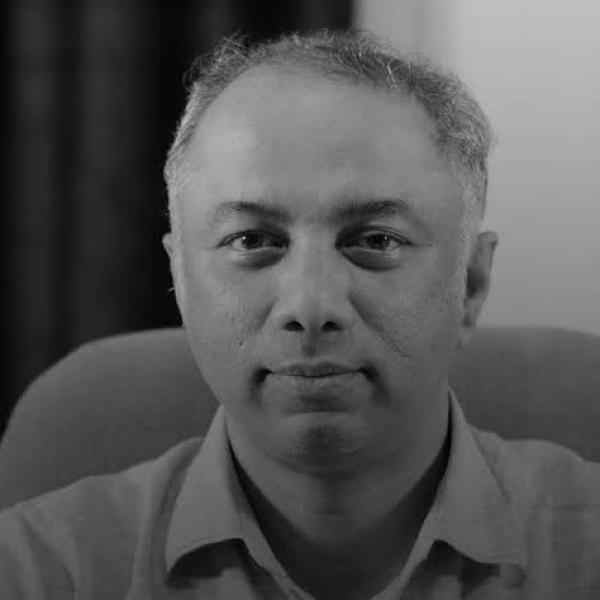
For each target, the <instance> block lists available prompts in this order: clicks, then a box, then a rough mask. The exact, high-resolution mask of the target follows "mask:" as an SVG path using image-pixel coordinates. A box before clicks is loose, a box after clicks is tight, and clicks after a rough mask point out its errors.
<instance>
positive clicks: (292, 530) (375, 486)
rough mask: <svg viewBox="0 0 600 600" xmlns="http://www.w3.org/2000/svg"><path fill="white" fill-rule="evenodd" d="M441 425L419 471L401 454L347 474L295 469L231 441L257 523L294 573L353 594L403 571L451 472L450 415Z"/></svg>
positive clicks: (311, 587)
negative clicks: (440, 487)
mask: <svg viewBox="0 0 600 600" xmlns="http://www.w3.org/2000/svg"><path fill="white" fill-rule="evenodd" d="M441 426H442V428H441V429H440V432H439V436H438V438H439V439H438V443H437V444H435V445H434V446H433V447H432V446H429V448H428V451H429V454H428V455H427V456H425V457H423V456H421V457H420V459H421V460H417V461H411V464H412V465H414V464H415V463H417V464H420V467H421V468H420V469H411V468H407V464H406V462H407V461H406V458H405V457H404V456H400V457H398V459H397V460H393V459H392V460H385V461H380V462H379V463H378V464H377V465H376V466H374V467H373V468H372V469H370V470H363V471H362V472H360V473H357V474H355V476H353V477H345V478H339V477H326V476H324V474H322V473H321V474H319V476H315V475H314V474H310V473H308V474H307V473H302V472H298V471H295V470H291V469H289V468H287V467H286V466H285V465H282V464H281V463H278V462H276V461H270V460H269V459H268V458H266V457H265V456H264V455H262V454H255V453H254V452H252V451H249V450H248V449H247V448H245V447H243V448H242V447H238V448H236V444H235V442H234V440H231V442H232V449H233V456H234V459H235V463H236V467H237V470H238V474H239V477H240V481H241V482H242V486H243V488H244V490H245V492H246V494H247V497H248V499H249V502H250V504H251V505H252V507H253V509H254V512H255V514H256V517H257V520H258V523H259V526H260V528H261V530H262V532H263V534H264V535H265V538H266V539H267V541H268V542H269V545H270V546H271V549H272V550H273V553H274V554H275V556H277V558H278V560H279V561H280V562H281V564H282V565H283V567H284V568H285V569H286V571H287V572H288V574H289V575H290V576H291V577H292V579H294V580H295V581H296V582H297V583H298V584H299V585H301V586H303V587H304V588H305V589H306V590H307V591H311V592H313V594H314V595H315V597H319V594H318V591H319V590H321V591H324V595H325V597H328V595H329V597H331V596H330V592H331V590H334V589H335V590H336V595H337V596H339V594H340V593H341V592H342V591H344V594H343V597H344V598H351V597H355V596H353V593H354V592H356V593H362V591H363V587H364V582H369V583H368V584H367V585H369V586H372V587H373V589H369V592H375V591H377V590H378V589H379V588H378V586H379V584H383V583H384V582H387V581H388V580H389V579H391V578H392V577H391V576H390V574H391V575H393V574H395V573H397V572H399V571H400V570H401V568H402V566H403V565H404V562H405V561H406V558H407V557H408V554H409V552H410V550H411V548H412V546H413V544H414V541H415V539H416V536H417V534H418V532H419V529H420V527H421V525H422V522H423V520H424V519H425V516H426V515H427V512H428V511H429V508H430V506H431V503H432V501H433V498H434V495H435V491H436V489H437V486H438V483H439V481H440V479H441V477H442V476H443V473H444V471H445V467H446V460H447V456H448V450H449V436H448V435H446V432H447V429H448V421H447V419H446V420H445V421H444V422H443V423H442V424H441ZM261 461H262V462H261ZM323 565H327V568H326V569H323ZM340 597H342V596H340ZM356 597H360V596H356Z"/></svg>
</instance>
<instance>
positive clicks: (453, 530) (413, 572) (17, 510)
mask: <svg viewBox="0 0 600 600" xmlns="http://www.w3.org/2000/svg"><path fill="white" fill-rule="evenodd" d="M450 415H451V418H450V435H451V438H450V440H451V441H450V451H449V457H448V463H447V467H446V472H445V474H444V476H443V478H442V480H441V482H440V484H439V486H438V489H437V492H436V494H435V497H434V501H433V504H432V507H431V509H430V511H429V512H428V514H427V516H426V518H425V520H424V522H423V524H422V527H421V529H420V532H419V534H418V536H417V539H416V542H415V544H414V546H413V548H412V551H411V553H410V555H409V557H408V559H407V562H406V563H405V565H404V567H403V569H402V571H401V572H400V573H399V574H398V575H397V576H396V577H395V578H394V579H393V580H392V581H390V582H389V584H388V585H387V586H386V588H385V589H383V590H381V592H379V593H378V594H377V595H376V596H374V597H373V599H376V600H391V599H400V598H403V599H404V598H407V599H411V598H419V599H422V600H428V599H434V598H435V599H438V598H439V599H442V598H443V599H444V600H453V599H455V598H471V599H473V600H476V599H477V600H486V599H489V600H492V599H494V600H496V599H503V598H504V599H508V598H511V599H513V598H514V599H517V598H519V599H525V598H531V599H538V598H540V599H544V600H546V599H559V598H560V599H563V598H567V599H568V600H578V599H583V598H586V599H588V598H589V599H592V598H594V599H597V598H600V466H599V465H597V464H594V463H590V462H587V461H585V460H583V459H582V458H580V457H578V456H577V455H576V454H574V453H573V452H571V451H569V450H567V449H565V448H562V447H560V446H557V445H555V444H551V443H548V442H541V441H510V442H509V441H503V440H502V439H500V438H499V437H498V436H496V435H495V434H491V433H486V432H481V431H478V430H477V429H475V428H473V427H471V426H469V425H468V423H467V422H466V420H465V417H464V415H463V412H462V410H461V407H460V405H459V404H458V402H457V401H456V399H455V398H454V397H453V396H452V394H451V395H450ZM323 568H324V569H327V565H323ZM333 597H334V596H332V598H333ZM0 598H2V599H12V598H19V599H22V598H23V599H31V600H34V599H35V600H39V599H46V598H47V599H54V598H56V599H60V600H66V599H69V598H78V599H85V600H88V599H91V600H94V599H111V600H114V599H116V598H126V599H128V600H142V599H144V600H147V599H150V598H152V599H154V598H157V599H171V598H178V599H179V598H181V599H211V600H219V599H224V600H225V599H226V600H232V599H238V598H240V599H250V600H251V599H255V598H256V599H258V598H265V599H269V600H270V599H283V598H293V599H302V600H306V599H310V598H311V596H310V595H309V594H307V593H306V592H305V591H303V590H301V589H300V588H299V587H298V586H297V585H296V584H295V583H294V582H293V581H292V580H291V579H290V578H289V577H288V575H287V574H286V572H285V569H284V568H283V566H282V565H281V564H280V563H279V561H278V560H277V557H276V556H274V554H273V552H272V551H271V549H270V547H269V544H268V542H267V540H266V539H265V537H264V535H263V534H262V532H261V530H260V527H259V525H258V523H257V520H256V518H255V516H254V513H253V510H252V508H251V506H250V505H249V503H248V500H247V498H246V496H245V494H244V491H243V489H242V487H241V484H240V482H239V480H238V477H237V474H236V469H235V465H234V462H233V458H232V456H231V450H230V446H229V442H228V438H227V428H226V421H225V414H224V412H223V410H222V408H220V409H219V410H218V411H217V413H216V415H215V417H214V419H213V422H212V424H211V427H210V429H209V431H208V433H207V435H206V437H205V438H204V439H200V438H198V439H190V440H187V441H185V442H183V443H181V444H179V445H177V446H175V447H174V448H172V449H171V450H169V451H168V452H167V453H165V454H164V455H162V456H161V457H159V458H158V459H156V460H153V461H150V462H146V463H142V464H140V465H137V466H135V467H133V468H131V469H128V470H127V471H123V472H121V473H118V474H115V475H104V476H96V477H90V478H86V479H84V480H81V481H79V482H77V483H75V484H73V485H71V486H69V487H67V488H63V489H61V490H58V491H55V492H51V493H48V494H45V495H43V496H39V497H38V498H35V499H32V500H28V501H26V502H23V503H20V504H17V505H16V506H14V507H13V508H11V509H8V510H6V511H4V512H3V513H1V514H0Z"/></svg>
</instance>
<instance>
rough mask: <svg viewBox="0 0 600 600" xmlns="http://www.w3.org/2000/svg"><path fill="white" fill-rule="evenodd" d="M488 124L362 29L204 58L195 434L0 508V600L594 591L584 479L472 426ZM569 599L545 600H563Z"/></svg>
mask: <svg viewBox="0 0 600 600" xmlns="http://www.w3.org/2000/svg"><path fill="white" fill-rule="evenodd" d="M489 145H490V131H489V127H488V124H487V121H486V118H485V116H484V115H483V113H482V112H481V109H480V108H479V107H478V105H477V104H476V102H475V101H474V100H473V99H472V98H471V97H470V95H469V94H468V93H467V92H466V90H465V89H464V88H463V86H462V85H461V84H460V82H459V81H458V80H456V79H455V78H454V77H451V76H449V75H446V74H444V73H442V72H441V71H439V70H438V69H436V68H435V67H433V66H431V65H430V64H428V63H427V62H426V61H424V60H421V59H413V60H409V59H406V58H403V57H401V56H397V55H396V54H394V53H393V52H392V51H390V50H388V49H386V48H385V47H383V46H382V45H381V44H378V43H377V42H375V41H373V40H372V39H370V38H368V37H367V36H364V35H358V34H351V33H347V34H336V35H333V34H329V33H321V34H317V35H313V36H288V37H285V38H283V39H281V40H279V41H278V42H273V43H269V44H263V45H259V46H256V47H254V48H251V49H249V50H244V49H243V48H240V47H238V46H237V45H236V44H235V43H226V44H225V45H224V46H223V47H221V48H220V49H219V51H218V52H217V53H216V55H215V57H214V58H213V60H212V62H211V63H210V64H209V65H208V66H207V67H206V68H205V70H204V71H203V72H202V73H200V74H199V75H198V76H197V78H196V81H195V83H194V85H193V87H192V89H191V91H190V97H189V102H188V105H187V107H186V110H185V114H184V116H183V119H182V121H181V123H180V126H179V129H178V132H177V136H176V139H175V141H174V144H173V146H172V148H171V151H170V153H169V158H168V161H167V167H166V178H167V184H168V187H169V197H170V210H171V220H172V233H170V234H168V235H167V236H166V237H165V240H164V241H165V247H166V249H167V251H168V253H169V256H170V260H171V269H172V273H173V279H174V284H175V291H176V298H177V302H178V305H179V308H180V312H181V315H182V319H183V322H184V325H185V329H186V331H187V334H188V337H189V342H190V346H191V349H192V351H193V354H194V356H195V359H196V361H197V363H198V367H199V368H200V370H201V372H202V373H203V375H204V377H205V379H206V381H207V382H208V384H209V385H210V387H211V388H212V390H213V391H214V393H215V395H216V397H217V398H218V400H219V401H220V403H221V408H220V409H219V411H218V412H217V415H216V416H215V419H214V421H213V423H212V425H211V428H210V430H209V432H208V434H207V436H206V438H205V439H204V441H202V440H195V439H194V440H189V441H186V442H184V443H183V444H181V445H179V446H176V447H175V448H173V449H171V450H170V451H169V452H168V453H166V454H165V455H163V456H162V457H160V458H158V459H157V460H155V461H152V462H149V463H145V464H143V465H139V466H136V467H134V468H132V469H130V470H128V471H126V472H124V473H121V474H118V475H110V476H103V477H94V478H90V479H86V480H83V481H82V482H79V483H77V484H75V485H73V486H71V487H69V488H66V489H64V490H59V491H57V492H53V493H50V494H47V495H44V496H42V497H40V498H37V499H34V500H32V501H28V502H25V503H23V504H20V505H18V506H16V507H15V508H13V509H11V510H9V511H7V512H5V513H4V514H3V515H2V516H1V517H0V592H1V593H0V596H1V597H2V598H12V597H15V598H61V599H62V598H75V597H76V598H86V599H87V598H130V599H133V598H136V599H137V598H227V599H231V598H269V599H270V598H316V599H322V598H325V599H331V598H340V599H344V600H352V599H367V598H378V599H384V598H385V599H388V598H389V599H391V598H424V599H429V598H448V599H452V598H465V597H468V598H565V597H569V598H593V597H597V594H598V593H600V576H599V575H598V574H597V570H598V566H599V565H600V562H599V560H598V559H599V558H600V469H599V468H598V467H597V466H595V465H591V464H589V463H586V462H585V461H583V460H582V459H580V458H578V457H577V456H575V455H574V454H572V453H571V452H569V451H568V450H566V449H562V448H560V447H557V446H553V445H551V444H544V443H536V442H518V443H517V442H511V443H508V442H503V441H502V440H500V439H499V438H498V437H497V436H494V435H492V434H487V433H482V432H479V431H477V430H474V429H472V428H470V427H469V426H468V425H467V424H466V422H465V420H464V416H463V413H462V411H461V409H460V405H459V404H458V402H457V400H456V399H455V398H454V397H453V396H452V393H451V391H450V390H449V389H448V381H447V375H448V370H449V365H450V363H451V361H452V359H453V356H454V355H455V353H456V351H457V349H458V348H459V347H460V346H461V345H463V344H464V343H465V342H466V341H467V340H468V337H469V336H470V334H471V333H472V331H473V329H474V327H475V324H476V321H477V318H478V315H479V313H480V311H481V308H482V305H483V303H484V301H485V298H486V296H487V293H488V289H489V282H490V272H491V266H492V258H493V253H494V248H495V246H496V243H497V237H496V235H495V234H494V233H492V232H481V231H480V224H481V219H482V216H483V211H484V206H485V192H486V182H487V166H486V162H487V154H488V150H489ZM567 595H568V596H567Z"/></svg>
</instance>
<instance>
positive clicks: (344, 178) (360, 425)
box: [172, 68, 465, 470]
mask: <svg viewBox="0 0 600 600" xmlns="http://www.w3.org/2000/svg"><path fill="white" fill-rule="evenodd" d="M431 127H432V125H431V124H430V122H429V120H428V118H427V117H426V116H425V114H424V112H423V111H422V109H421V108H420V107H419V106H418V105H416V104H415V103H414V102H412V101H410V100H408V99H407V100H402V99H399V98H398V96H397V95H396V96H391V95H390V94H388V93H385V92H382V91H374V90H372V89H370V88H368V87H366V86H364V87H363V86H356V85H352V84H349V83H333V82H331V81H328V80H326V79H324V78H322V77H319V76H317V75H312V74H308V73H306V72H303V71H297V72H283V71H280V70H275V69H269V68H260V69H254V70H253V71H251V72H249V73H247V74H245V75H244V76H242V77H241V78H240V79H238V80H237V81H236V82H234V83H233V84H232V85H231V86H230V87H229V88H227V89H226V90H225V92H224V93H223V94H222V95H221V96H220V97H219V98H217V100H216V101H215V102H214V103H213V104H212V105H211V106H210V107H209V109H208V110H207V112H206V113H205V115H204V116H203V118H202V120H201V123H200V124H199V127H198V129H197V131H196V133H195V135H194V138H193V140H192V142H191V146H190V148H189V150H188V153H187V159H186V160H187V166H186V167H185V168H186V176H185V183H184V184H183V186H182V188H181V194H180V197H179V204H178V210H179V211H180V221H181V224H182V231H181V234H182V247H181V248H177V249H174V250H173V252H172V254H173V255H174V254H176V253H177V252H181V256H180V258H181V262H180V263H178V262H177V261H176V260H174V261H172V264H173V269H174V271H175V272H174V278H175V282H176V291H177V298H178V302H179V306H180V309H181V312H182V317H183V320H184V324H185V326H186V329H187V332H188V336H189V340H190V344H191V347H192V350H193V353H194V355H195V357H196V360H197V362H198V364H199V367H200V369H201V372H202V374H203V376H204V377H205V379H206V381H207V383H208V384H209V385H210V387H211V388H212V390H213V391H214V393H215V395H216V397H217V398H218V400H219V401H220V402H221V403H222V404H223V405H224V407H225V410H226V413H227V417H228V427H229V429H230V432H231V433H232V434H233V435H235V436H236V437H237V438H240V439H242V438H243V439H244V440H245V443H247V444H251V446H252V448H254V449H257V450H259V451H261V452H263V453H265V454H266V455H269V456H270V457H272V458H277V459H278V460H283V461H286V462H287V463H288V464H291V465H295V466H296V467H297V468H307V469H317V470H318V469H320V468H323V469H331V468H335V467H336V466H338V467H339V468H340V469H341V468H344V467H348V468H350V467H351V466H352V465H355V464H358V463H362V462H368V461H381V460H384V459H385V458H389V457H390V456H392V455H394V456H396V457H398V456H401V457H402V456H404V457H405V460H406V461H410V460H411V456H412V455H414V453H415V452H419V449H420V448H422V447H424V446H425V445H426V444H427V443H431V440H433V439H434V438H435V437H436V436H439V433H440V430H441V429H442V427H443V425H444V423H445V418H446V411H447V404H446V401H447V400H446V387H445V386H446V383H445V382H446V374H447V371H448V366H449V362H450V361H451V358H452V355H453V354H454V351H455V348H456V346H457V343H458V336H459V331H460V327H461V319H462V318H463V302H464V294H465V274H464V265H463V266H462V267H461V263H462V262H463V261H462V260H461V256H462V254H463V252H464V241H463V240H462V236H461V222H462V218H463V211H464V207H463V203H462V202H461V201H460V194H461V192H460V188H459V186H458V184H457V183H456V181H455V179H454V178H453V177H452V176H451V174H450V172H449V170H448V168H447V166H446V164H445V162H444V161H443V160H442V159H441V158H439V157H438V154H437V153H436V150H435V148H434V145H433V143H432V142H431V141H430V130H431ZM240 203H242V204H240ZM367 203H371V204H370V205H369V204H367ZM365 206H368V207H370V209H371V210H370V211H369V210H361V207H362V208H364V207H365ZM227 207H229V208H227ZM349 207H350V208H353V209H354V210H348V208H349ZM378 208H379V210H378ZM325 361H326V362H328V363H336V364H337V365H339V366H341V367H342V368H343V369H346V370H348V371H349V372H347V373H344V374H337V375H330V376H318V375H319V371H318V370H317V371H313V372H310V371H308V372H305V373H308V374H309V375H313V376H306V374H305V375H304V376H303V375H291V374H289V372H288V373H284V372H282V371H284V370H285V368H286V367H288V366H290V365H292V364H295V363H301V364H302V365H305V366H306V365H308V367H310V366H313V365H318V363H322V362H325Z"/></svg>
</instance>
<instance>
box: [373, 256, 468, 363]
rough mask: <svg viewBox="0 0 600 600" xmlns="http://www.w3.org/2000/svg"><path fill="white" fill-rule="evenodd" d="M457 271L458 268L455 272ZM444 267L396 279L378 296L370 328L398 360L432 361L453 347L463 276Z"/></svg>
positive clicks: (459, 312) (460, 302)
mask: <svg viewBox="0 0 600 600" xmlns="http://www.w3.org/2000/svg"><path fill="white" fill-rule="evenodd" d="M455 270H456V269H455ZM449 271H451V269H441V268H440V265H439V264H437V265H433V264H432V265H430V268H428V269H424V268H420V269H418V270H415V271H414V272H413V273H407V272H405V273H403V276H402V277H396V278H395V279H394V278H392V279H391V280H390V282H388V284H387V285H385V289H382V290H380V291H379V292H378V293H377V294H376V295H375V296H374V297H376V298H378V301H377V303H376V304H373V303H371V304H370V306H371V307H372V309H373V310H372V311H371V313H370V316H369V317H368V322H369V323H370V326H371V327H372V328H373V330H375V331H376V332H377V333H378V335H379V337H380V338H381V340H382V341H383V343H384V344H385V345H386V347H387V348H389V350H390V351H391V352H393V353H394V354H395V355H396V356H397V357H398V358H401V359H403V360H408V361H409V362H421V361H422V360H423V359H426V360H430V359H431V358H432V357H433V356H435V355H437V354H439V353H444V352H449V351H450V350H451V348H452V347H453V343H454V341H453V340H454V337H455V335H457V331H458V328H459V323H460V317H461V314H462V313H461V306H462V296H461V289H462V283H461V276H460V275H458V276H457V275H455V274H449Z"/></svg>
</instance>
